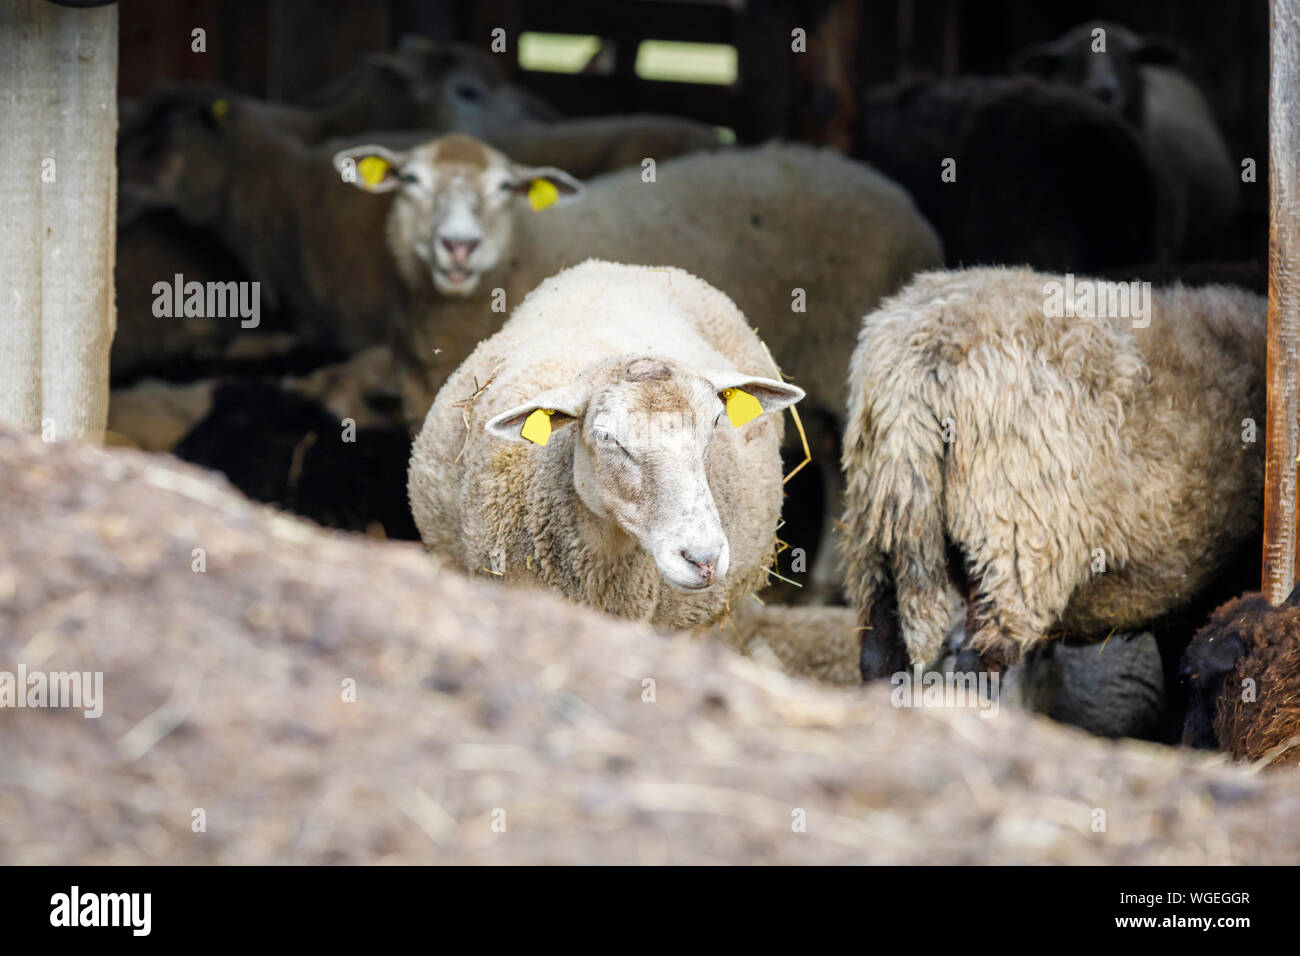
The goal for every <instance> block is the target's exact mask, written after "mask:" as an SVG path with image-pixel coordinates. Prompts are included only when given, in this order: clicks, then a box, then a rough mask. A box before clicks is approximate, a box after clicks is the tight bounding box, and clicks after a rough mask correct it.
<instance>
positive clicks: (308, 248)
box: [119, 89, 392, 352]
mask: <svg viewBox="0 0 1300 956" xmlns="http://www.w3.org/2000/svg"><path fill="white" fill-rule="evenodd" d="M218 105H219V106H220V109H217V108H216V107H217V106H218ZM119 149H120V151H121V152H122V154H123V155H122V157H121V163H122V166H123V184H122V198H121V205H122V206H123V207H125V210H126V213H127V217H128V218H129V217H130V215H131V214H132V213H134V211H135V210H136V209H137V208H139V207H142V206H144V207H149V208H159V207H161V208H166V209H170V210H172V211H173V212H174V213H175V214H176V215H177V216H178V217H179V218H180V219H181V220H182V221H183V222H184V223H185V224H186V225H187V226H189V227H191V228H197V229H203V230H206V231H208V232H210V233H212V234H215V236H216V237H217V238H218V239H219V240H220V241H221V243H222V245H223V246H224V247H225V248H226V249H228V250H229V251H230V253H231V254H232V255H233V256H234V257H235V259H236V260H237V261H238V263H239V265H240V267H242V269H243V270H244V271H245V273H247V275H248V276H250V277H251V279H252V280H253V281H257V282H258V283H259V284H260V285H259V295H260V298H261V302H262V305H263V309H279V310H281V311H284V312H286V313H288V314H289V318H287V319H286V323H287V324H290V325H292V326H293V327H294V328H295V330H296V331H297V332H299V333H300V334H301V335H302V336H304V337H306V338H308V339H310V340H311V341H314V342H317V343H321V344H325V345H331V346H337V347H340V348H343V349H345V350H347V351H349V352H350V351H355V350H358V349H363V348H366V347H369V346H371V345H377V344H382V343H383V342H385V341H386V340H387V325H386V306H385V303H386V302H387V299H388V292H389V288H390V284H391V282H392V269H391V267H390V266H389V264H388V262H387V261H386V259H385V257H384V256H383V254H382V248H383V230H384V216H385V214H386V211H387V210H386V209H385V208H384V206H385V204H384V203H374V202H369V203H368V202H365V201H364V197H360V196H352V195H345V196H336V197H334V198H335V199H336V201H332V202H325V203H323V202H321V201H320V197H321V196H323V195H327V194H329V193H330V191H331V189H332V188H333V187H334V186H335V185H336V184H337V182H338V180H337V177H336V175H335V173H334V171H333V170H332V169H331V168H330V164H329V160H328V156H327V154H326V153H324V152H323V151H322V150H321V149H313V148H310V147H307V146H304V145H303V144H301V143H300V142H298V141H297V140H296V139H294V138H293V137H292V136H289V135H285V134H282V133H278V132H276V131H275V130H274V129H273V128H272V126H271V125H270V124H269V123H268V122H266V120H265V118H264V117H263V116H261V114H260V112H259V108H258V106H257V105H256V104H250V103H249V102H248V101H246V100H240V99H225V98H223V97H222V96H221V95H220V94H219V92H218V91H214V90H205V89H193V90H181V91H170V92H168V93H167V94H166V95H164V93H163V92H160V93H159V94H158V96H157V101H156V103H155V105H154V108H153V109H152V110H151V111H150V113H149V115H148V116H147V117H146V118H143V119H141V120H140V125H139V126H138V127H137V128H136V129H135V130H133V131H131V133H130V134H129V135H128V134H126V133H124V135H123V138H122V142H121V143H120V145H119ZM156 278H170V276H161V277H156ZM154 321H157V320H156V319H155V320H154ZM169 321H170V320H169Z"/></svg>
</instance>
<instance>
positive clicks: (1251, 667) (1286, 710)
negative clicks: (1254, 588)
mask: <svg viewBox="0 0 1300 956" xmlns="http://www.w3.org/2000/svg"><path fill="white" fill-rule="evenodd" d="M1298 607H1300V587H1297V588H1296V589H1295V590H1294V591H1292V592H1291V595H1290V597H1288V598H1287V600H1286V601H1285V602H1284V603H1283V604H1282V605H1281V606H1279V607H1273V606H1272V605H1270V604H1269V603H1268V600H1267V599H1266V598H1265V597H1264V595H1262V594H1259V593H1252V594H1243V595H1242V596H1241V597H1239V598H1234V599H1233V600H1231V601H1229V602H1228V603H1227V604H1225V605H1224V606H1223V607H1221V608H1219V609H1218V610H1217V611H1215V612H1214V615H1213V616H1212V617H1211V618H1210V620H1209V622H1208V623H1206V625H1205V626H1204V627H1203V628H1201V630H1200V631H1198V632H1197V634H1196V636H1195V637H1194V638H1192V642H1191V643H1190V644H1189V645H1188V647H1187V652H1186V655H1185V657H1184V659H1183V669H1182V674H1183V677H1184V678H1185V679H1186V680H1187V682H1188V684H1189V685H1190V689H1191V695H1190V699H1189V701H1188V708H1187V716H1186V723H1185V725H1184V731H1183V743H1185V744H1188V745H1191V746H1194V747H1218V748H1220V749H1222V750H1226V751H1227V752H1228V753H1230V754H1232V755H1233V756H1234V757H1237V758H1244V759H1247V760H1263V761H1265V762H1266V763H1268V764H1272V765H1276V766H1283V765H1291V766H1296V765H1300V610H1298V609H1297V608H1298ZM1247 681H1249V682H1250V683H1247Z"/></svg>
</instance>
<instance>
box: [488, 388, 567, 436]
mask: <svg viewBox="0 0 1300 956" xmlns="http://www.w3.org/2000/svg"><path fill="white" fill-rule="evenodd" d="M586 405H587V402H586V398H585V397H584V396H583V395H582V394H581V393H580V392H579V390H578V389H576V388H553V389H551V390H550V391H547V392H542V393H541V394H540V395H537V396H535V397H534V398H533V400H532V401H529V402H525V403H524V404H523V405H516V406H515V407H514V408H512V409H510V410H509V411H505V412H502V413H501V414H500V415H496V416H494V417H493V418H491V419H490V420H489V421H488V423H487V424H486V425H484V426H483V428H484V430H485V431H486V432H487V433H488V434H489V435H492V436H493V437H495V438H500V439H502V440H504V441H522V442H531V443H532V444H534V445H545V444H546V443H547V442H548V441H550V440H551V432H552V431H554V430H555V429H556V428H559V427H561V426H563V425H567V424H568V423H569V422H571V421H575V420H576V419H578V418H581V417H582V412H583V409H584V408H585V407H586Z"/></svg>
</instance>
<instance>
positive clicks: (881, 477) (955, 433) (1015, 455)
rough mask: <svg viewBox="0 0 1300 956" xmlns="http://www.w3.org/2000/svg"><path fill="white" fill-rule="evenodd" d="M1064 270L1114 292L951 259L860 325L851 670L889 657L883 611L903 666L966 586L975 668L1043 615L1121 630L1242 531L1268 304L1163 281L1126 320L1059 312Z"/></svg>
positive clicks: (1254, 527)
mask: <svg viewBox="0 0 1300 956" xmlns="http://www.w3.org/2000/svg"><path fill="white" fill-rule="evenodd" d="M1070 288H1073V289H1074V290H1076V298H1075V299H1074V301H1075V302H1082V301H1084V300H1082V299H1080V298H1078V295H1079V292H1080V291H1082V290H1083V289H1087V288H1091V289H1092V290H1093V291H1094V293H1096V296H1097V301H1098V302H1100V301H1101V299H1102V298H1105V299H1106V300H1107V302H1108V304H1109V305H1114V304H1115V302H1116V301H1122V300H1117V299H1112V298H1111V293H1113V292H1116V291H1118V290H1117V289H1116V288H1115V287H1114V286H1113V285H1112V286H1111V287H1110V288H1109V289H1107V288H1106V287H1105V286H1104V285H1103V284H1102V283H1099V282H1091V281H1090V280H1081V279H1076V278H1075V277H1073V276H1053V275H1046V274H1043V273H1038V272H1034V271H1032V270H1029V269H1025V268H1017V269H1006V268H985V269H970V270H965V271H955V272H933V273H927V274H923V275H921V276H918V277H917V278H916V280H915V281H914V282H913V283H912V284H911V285H910V286H909V287H908V288H907V289H905V290H904V291H903V292H901V293H900V294H898V295H897V296H894V297H893V298H891V299H889V300H887V301H886V302H885V303H884V304H883V305H882V306H881V307H880V308H879V309H878V310H877V311H875V312H874V313H872V314H870V315H868V316H867V317H866V319H865V320H864V321H863V324H862V331H861V335H860V337H859V341H858V347H857V350H856V351H855V353H854V356H853V360H852V363H851V369H850V376H849V385H850V390H851V391H850V397H849V405H850V408H849V421H848V425H847V428H846V432H845V438H844V447H843V456H842V463H843V466H844V471H845V480H846V484H847V496H846V507H845V516H844V525H845V533H844V535H843V539H842V547H843V553H844V557H845V561H846V577H847V586H848V591H849V595H850V599H851V602H852V604H853V606H854V607H855V608H856V609H857V610H858V612H859V615H860V618H861V621H862V624H863V625H864V627H866V628H869V630H865V631H864V643H863V670H864V674H867V675H868V676H870V675H871V674H873V673H882V672H886V673H887V672H889V670H890V669H891V668H892V667H893V666H896V665H897V663H898V656H897V654H896V653H894V654H893V655H892V656H891V654H890V653H887V651H888V649H889V648H890V647H892V648H894V649H895V651H896V650H897V649H898V648H899V643H900V642H899V641H898V640H897V639H896V638H895V635H894V633H893V628H895V627H896V626H897V627H899V628H900V629H901V644H902V645H903V646H904V647H905V649H906V652H907V656H908V657H909V658H910V660H911V661H912V662H914V663H925V662H927V661H929V660H930V659H932V658H933V657H934V655H935V654H936V653H937V652H938V651H939V650H940V647H941V644H942V642H943V638H944V634H945V632H946V630H947V626H948V623H949V613H950V611H951V610H952V609H953V608H960V606H961V602H962V601H963V599H965V600H966V604H967V615H968V618H967V619H968V625H967V632H968V633H969V634H971V635H972V645H973V646H974V648H975V649H976V650H979V651H981V652H982V653H983V654H984V659H985V661H986V662H990V663H991V664H992V665H993V666H997V665H998V664H999V663H1010V662H1013V661H1015V660H1016V659H1018V658H1019V655H1020V653H1021V651H1023V650H1025V649H1027V648H1029V647H1032V646H1034V645H1036V644H1038V643H1041V642H1042V641H1043V640H1044V639H1045V637H1046V636H1047V634H1048V631H1049V629H1054V630H1055V631H1057V632H1059V633H1063V634H1074V635H1079V636H1083V637H1097V636H1101V637H1104V636H1105V634H1106V633H1107V632H1108V631H1109V630H1110V629H1112V628H1118V629H1123V630H1129V629H1132V630H1138V629H1140V628H1141V627H1143V626H1144V625H1146V624H1147V623H1149V622H1151V621H1153V620H1155V619H1157V618H1159V617H1160V616H1161V615H1164V614H1166V613H1167V612H1169V611H1171V610H1174V609H1176V608H1178V607H1180V606H1182V605H1185V604H1186V603H1187V602H1188V601H1189V600H1190V599H1192V598H1193V597H1195V596H1196V595H1197V594H1198V592H1200V591H1202V590H1203V589H1204V588H1205V586H1206V585H1207V584H1209V583H1210V582H1212V581H1213V580H1214V578H1215V577H1216V576H1217V575H1218V574H1219V573H1220V572H1222V571H1223V570H1224V568H1225V567H1226V566H1227V565H1228V564H1229V562H1230V561H1231V560H1232V558H1233V555H1234V552H1235V551H1236V550H1237V549H1238V548H1239V547H1241V546H1242V545H1245V544H1247V543H1248V542H1250V541H1252V540H1253V539H1254V538H1255V536H1256V535H1257V534H1258V523H1259V517H1260V512H1261V507H1262V497H1263V494H1262V493H1263V448H1262V436H1263V427H1262V426H1263V422H1264V407H1265V406H1264V369H1263V364H1264V354H1265V326H1266V317H1265V312H1266V309H1265V300H1264V299H1263V298H1262V297H1260V296H1257V295H1254V294H1251V293H1248V292H1244V291H1241V290H1235V289H1230V288H1226V287H1221V286H1210V287H1205V288H1201V289H1194V290H1193V289H1187V288H1184V287H1182V286H1177V285H1176V286H1173V287H1171V288H1168V289H1162V290H1157V291H1156V292H1154V293H1153V294H1151V295H1150V300H1149V309H1148V310H1147V311H1146V314H1145V315H1144V316H1138V315H1136V314H1131V315H1130V316H1126V317H1119V316H1118V315H1113V314H1111V313H1114V312H1116V311H1124V310H1123V309H1113V308H1108V309H1101V308H1097V307H1094V308H1092V309H1091V310H1089V309H1087V308H1084V309H1082V310H1077V309H1073V308H1067V309H1066V310H1065V312H1066V314H1064V315H1062V314H1060V312H1061V309H1060V308H1059V306H1060V294H1059V293H1060V291H1061V290H1062V289H1070ZM1130 288H1131V287H1130ZM1132 291H1134V292H1138V290H1137V289H1132ZM1131 311H1132V312H1134V313H1135V312H1136V311H1137V310H1131ZM1102 312H1106V313H1107V314H1098V313H1102ZM1070 313H1074V314H1070ZM1257 435H1258V438H1259V439H1260V440H1256V439H1257ZM950 555H952V556H954V557H957V558H958V559H959V561H960V564H961V565H964V568H961V569H957V568H954V567H953V566H952V565H950V563H949V557H950ZM961 570H964V572H965V573H964V575H962V574H961ZM963 576H964V578H965V582H962V581H961V580H960V579H961V578H962V577H963ZM963 584H965V589H966V590H967V592H968V593H967V594H962V593H961V590H962V588H963ZM894 599H896V601H897V612H896V614H895V613H894V611H893V600H894Z"/></svg>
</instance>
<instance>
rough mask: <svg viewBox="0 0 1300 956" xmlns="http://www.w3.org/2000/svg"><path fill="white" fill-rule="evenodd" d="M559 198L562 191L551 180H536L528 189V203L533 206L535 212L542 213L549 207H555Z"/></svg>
mask: <svg viewBox="0 0 1300 956" xmlns="http://www.w3.org/2000/svg"><path fill="white" fill-rule="evenodd" d="M559 198H560V191H559V190H558V189H556V188H555V183H553V182H551V181H550V180H549V179H534V180H533V184H532V185H531V186H529V187H528V202H529V203H531V204H532V207H533V212H541V211H542V210H543V209H545V208H546V207H547V206H553V205H554V204H555V203H556V202H557V201H559Z"/></svg>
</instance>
